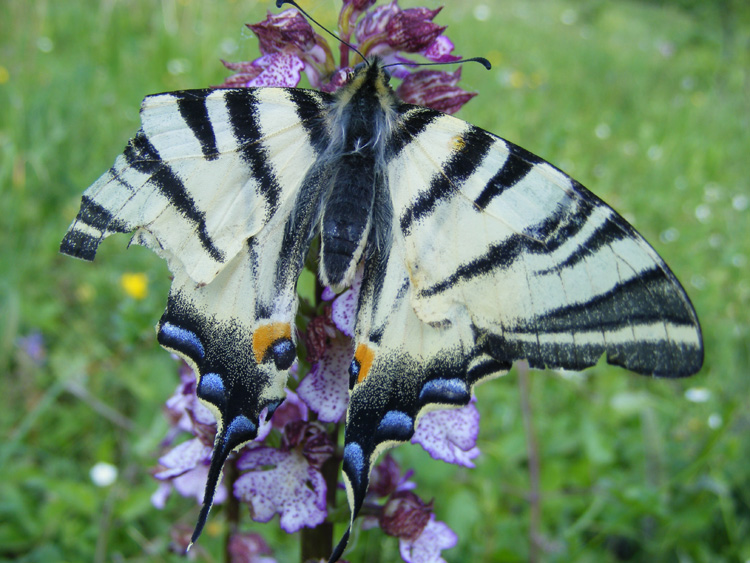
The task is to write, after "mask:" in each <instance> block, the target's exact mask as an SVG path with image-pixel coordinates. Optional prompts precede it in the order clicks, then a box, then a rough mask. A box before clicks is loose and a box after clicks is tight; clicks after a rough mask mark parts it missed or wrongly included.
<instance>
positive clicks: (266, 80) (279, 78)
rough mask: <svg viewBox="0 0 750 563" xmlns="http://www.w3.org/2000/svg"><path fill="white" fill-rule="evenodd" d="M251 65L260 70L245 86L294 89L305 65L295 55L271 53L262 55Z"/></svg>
mask: <svg viewBox="0 0 750 563" xmlns="http://www.w3.org/2000/svg"><path fill="white" fill-rule="evenodd" d="M253 65H255V66H258V67H260V68H261V69H262V70H261V72H260V74H258V75H257V76H256V77H255V78H253V79H252V80H249V81H248V82H247V83H246V84H245V86H247V87H254V86H282V87H284V86H288V87H294V86H297V84H299V81H300V77H301V74H302V69H304V68H305V63H304V62H303V61H302V59H300V58H299V57H298V56H296V55H292V54H289V53H273V54H271V55H264V56H262V57H261V58H259V59H256V60H254V61H253Z"/></svg>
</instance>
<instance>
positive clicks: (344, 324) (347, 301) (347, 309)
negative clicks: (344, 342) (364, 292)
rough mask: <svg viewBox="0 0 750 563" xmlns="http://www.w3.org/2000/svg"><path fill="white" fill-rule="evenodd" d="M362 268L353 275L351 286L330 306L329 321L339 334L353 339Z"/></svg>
mask: <svg viewBox="0 0 750 563" xmlns="http://www.w3.org/2000/svg"><path fill="white" fill-rule="evenodd" d="M363 272H364V268H363V267H362V266H360V268H359V269H358V270H357V273H356V274H355V275H354V281H353V282H352V286H351V287H350V288H349V289H347V290H346V291H345V292H344V293H342V294H341V295H339V296H338V297H337V298H336V299H335V300H334V301H333V305H332V306H331V307H332V309H331V320H332V321H333V323H334V324H335V325H336V328H338V329H339V330H340V331H341V332H343V333H344V334H346V335H347V336H348V337H350V338H353V337H354V322H355V320H356V315H357V301H358V300H359V289H360V288H361V287H362V274H363Z"/></svg>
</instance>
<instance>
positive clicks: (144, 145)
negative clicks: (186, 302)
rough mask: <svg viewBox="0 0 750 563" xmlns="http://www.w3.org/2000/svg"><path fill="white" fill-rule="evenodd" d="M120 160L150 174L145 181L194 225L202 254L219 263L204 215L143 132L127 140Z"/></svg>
mask: <svg viewBox="0 0 750 563" xmlns="http://www.w3.org/2000/svg"><path fill="white" fill-rule="evenodd" d="M123 156H124V157H125V160H126V162H127V163H128V164H129V165H130V166H132V167H133V168H134V169H136V170H138V171H139V172H143V173H145V174H151V177H150V178H149V180H148V181H149V182H150V183H152V184H153V185H154V186H156V187H157V188H158V190H159V192H161V194H162V195H163V196H164V197H166V198H167V199H168V200H169V202H170V203H171V204H172V205H173V206H174V207H175V208H176V209H177V210H178V211H179V212H180V214H181V215H182V216H183V217H184V218H185V219H186V220H188V221H190V222H191V223H193V224H194V225H195V227H196V232H197V234H198V239H199V240H200V241H201V244H202V245H203V248H204V249H205V250H206V252H207V253H208V254H209V255H210V256H211V258H213V259H214V260H215V261H216V262H223V261H224V258H225V257H224V253H223V252H222V251H221V250H219V249H218V248H216V246H214V242H213V240H212V239H211V235H209V234H208V228H207V226H206V214H205V213H204V212H203V211H200V210H199V209H198V207H197V206H196V204H195V201H194V200H193V198H192V196H191V195H190V192H189V191H188V190H187V189H186V188H185V184H183V182H182V180H181V179H180V177H179V176H178V175H177V174H176V173H175V171H174V170H172V167H171V166H170V165H169V164H167V163H166V162H164V161H163V160H162V158H161V156H159V151H157V150H156V147H154V145H153V144H152V143H151V141H149V139H148V137H147V136H146V134H145V133H144V132H143V130H140V131H139V132H138V133H137V134H136V136H135V137H134V138H133V139H131V140H130V142H129V143H128V146H127V148H126V149H125V152H124V154H123Z"/></svg>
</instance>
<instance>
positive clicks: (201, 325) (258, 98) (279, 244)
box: [61, 88, 330, 539]
mask: <svg viewBox="0 0 750 563" xmlns="http://www.w3.org/2000/svg"><path fill="white" fill-rule="evenodd" d="M328 102H330V98H329V97H328V96H327V95H326V94H319V93H316V92H312V91H305V90H297V89H282V88H263V89H241V90H192V91H185V92H173V93H167V94H159V95H155V96H149V97H147V98H146V99H145V100H144V102H143V106H142V109H141V121H142V127H141V129H140V131H138V133H137V135H136V136H135V137H134V138H133V139H132V140H131V141H130V142H129V144H128V146H127V148H126V149H125V152H124V154H122V155H121V156H120V157H118V158H117V160H116V161H115V164H114V166H113V167H112V168H111V169H110V170H109V171H107V172H106V173H105V174H104V175H103V176H102V177H101V178H99V180H97V181H96V182H95V183H94V184H93V185H92V186H91V187H90V188H89V189H88V190H87V191H86V192H85V193H84V195H83V198H82V203H81V209H80V212H79V213H78V216H77V218H76V220H75V221H74V222H73V224H72V225H71V227H70V229H69V230H68V233H67V234H66V236H65V238H64V240H63V242H62V245H61V252H63V253H64V254H69V255H71V256H76V257H78V258H83V259H87V260H93V258H94V256H95V254H96V250H97V247H98V246H99V244H100V243H101V241H102V239H103V238H105V237H107V236H109V235H110V234H112V233H131V232H132V233H134V235H133V239H132V242H135V243H136V244H141V245H144V246H147V247H149V248H151V249H152V250H154V251H155V252H156V253H157V254H159V255H160V256H161V257H163V258H164V259H166V260H167V262H168V265H169V268H170V270H171V272H172V274H173V276H174V280H173V282H172V288H171V290H170V295H169V299H168V302H167V308H166V311H165V312H164V314H163V316H162V318H161V320H160V322H159V325H158V327H157V330H158V340H159V342H160V344H161V345H162V346H164V347H165V348H167V349H168V350H171V351H174V352H176V353H177V354H179V355H180V356H182V357H183V358H184V359H185V360H186V361H187V362H188V363H189V364H190V365H191V367H193V369H194V371H195V373H196V374H197V376H198V386H197V393H198V397H199V398H200V399H201V400H202V401H203V402H204V403H205V404H206V405H207V406H208V407H209V408H211V410H213V412H214V413H215V414H216V417H217V421H218V432H217V437H216V442H215V445H214V452H213V457H212V463H211V468H210V472H209V479H208V483H207V487H206V497H205V501H204V507H203V512H202V514H201V518H200V520H199V523H198V527H197V528H196V532H195V535H194V538H193V539H196V538H197V535H198V534H199V533H200V530H201V528H202V526H203V523H204V522H205V518H206V516H207V514H208V510H209V508H210V505H211V502H212V498H213V491H214V489H215V487H216V485H217V483H218V480H219V478H220V475H221V468H222V466H223V463H224V460H225V459H226V457H227V456H228V455H229V453H230V452H231V451H232V450H233V449H235V448H236V447H239V446H240V445H242V444H243V443H245V442H247V441H249V440H252V439H253V438H255V436H256V434H257V428H258V424H259V417H260V415H261V411H263V409H267V413H268V414H267V416H268V417H269V418H270V415H271V414H272V412H273V410H274V409H275V408H276V407H277V406H278V405H279V404H280V403H281V401H282V400H283V398H284V386H285V383H286V379H287V374H288V369H289V367H290V366H291V365H292V363H293V361H294V359H295V357H296V353H295V331H294V328H293V327H294V316H295V312H296V308H297V296H296V290H295V286H296V281H297V278H298V276H299V272H300V269H301V267H302V264H303V260H304V257H305V255H306V253H307V248H308V245H309V242H310V237H311V235H312V233H313V224H312V221H314V218H315V216H316V211H317V204H315V203H314V202H312V201H310V199H309V198H307V197H304V196H303V195H302V194H303V193H304V192H305V189H304V186H305V185H307V184H309V183H311V182H313V183H314V179H312V180H311V179H310V176H309V173H310V168H311V167H312V163H313V162H315V161H316V159H317V155H318V154H319V153H320V151H321V150H322V149H323V147H325V146H327V144H328V142H327V136H328V134H327V131H326V128H325V125H324V119H323V113H324V109H325V106H326V104H327V103H328ZM292 220H294V223H293V224H292V222H291V221H292Z"/></svg>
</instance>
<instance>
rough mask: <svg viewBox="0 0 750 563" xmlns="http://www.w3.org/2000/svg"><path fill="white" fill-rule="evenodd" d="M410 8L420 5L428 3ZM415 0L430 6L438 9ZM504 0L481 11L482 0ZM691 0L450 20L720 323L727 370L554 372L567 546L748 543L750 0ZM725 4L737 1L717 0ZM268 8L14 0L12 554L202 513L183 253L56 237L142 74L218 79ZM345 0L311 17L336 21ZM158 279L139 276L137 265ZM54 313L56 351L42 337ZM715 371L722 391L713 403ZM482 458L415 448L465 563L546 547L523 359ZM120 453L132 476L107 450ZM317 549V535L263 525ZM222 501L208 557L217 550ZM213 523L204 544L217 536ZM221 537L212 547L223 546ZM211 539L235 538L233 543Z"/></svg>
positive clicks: (1, 71)
mask: <svg viewBox="0 0 750 563" xmlns="http://www.w3.org/2000/svg"><path fill="white" fill-rule="evenodd" d="M405 4H406V2H405ZM418 4H419V3H410V4H406V5H418ZM480 6H484V8H481V7H480ZM691 6H692V5H691V3H690V2H682V3H679V4H678V3H670V2H661V3H644V2H631V1H622V2H618V3H607V2H602V1H600V0H579V1H572V0H568V1H563V0H552V1H549V2H544V3H541V2H524V1H521V0H504V1H503V2H501V3H495V2H484V3H481V2H476V1H472V2H462V3H457V4H455V5H448V6H446V8H445V9H444V10H443V13H442V14H441V15H440V16H439V17H438V21H439V22H442V23H447V24H449V25H450V28H449V32H450V37H451V38H452V39H453V41H454V42H455V43H456V45H457V52H459V53H461V54H463V55H466V56H474V55H484V56H487V57H488V58H490V60H491V61H492V62H493V64H494V66H495V68H494V69H493V70H492V71H491V72H486V71H484V70H482V69H481V68H480V67H479V66H478V65H476V66H474V65H467V66H466V67H465V68H464V70H463V76H464V80H463V83H464V87H467V88H471V89H474V90H477V91H479V92H480V96H479V97H478V98H476V99H475V100H474V101H472V102H471V103H470V104H469V105H467V107H466V108H465V109H464V110H462V114H461V116H462V117H463V118H465V119H467V120H469V121H471V122H472V123H475V124H477V125H480V126H481V127H484V128H486V129H488V130H490V131H493V132H495V133H498V134H500V135H501V136H503V137H505V138H507V139H509V140H511V141H513V142H516V143H518V144H520V145H522V146H524V147H526V148H528V149H529V150H531V151H533V152H535V153H537V154H540V155H541V156H543V157H545V158H547V159H548V160H550V161H551V162H553V163H555V164H557V165H559V166H561V167H562V168H563V169H565V170H566V171H567V172H569V173H571V174H572V175H573V176H574V177H576V178H577V179H578V180H580V181H581V182H582V183H583V184H585V185H586V186H587V187H589V188H590V189H592V190H593V191H594V192H595V193H597V195H599V196H600V197H602V198H603V199H604V200H605V201H607V202H609V203H610V204H611V205H612V206H613V207H615V208H616V209H617V210H618V211H619V212H620V213H622V214H623V215H624V216H625V217H626V218H628V219H629V220H631V221H632V222H633V224H634V225H635V226H636V227H637V228H638V229H639V230H640V231H641V232H642V233H643V234H644V236H646V238H647V239H648V240H649V241H651V243H652V244H653V245H654V247H655V248H656V249H657V251H659V252H660V253H661V254H662V256H663V257H664V258H665V259H666V260H667V262H668V263H669V264H670V266H671V267H672V269H673V270H674V272H675V273H676V274H677V276H678V277H679V278H680V279H681V280H682V281H683V283H684V285H685V287H686V289H687V291H688V293H689V294H690V296H691V298H692V299H693V302H694V304H695V306H696V309H697V311H698V314H699V316H700V318H701V321H702V325H703V330H704V336H705V344H706V365H705V367H704V369H703V370H702V372H701V373H700V374H699V375H698V376H696V377H694V378H692V379H689V380H685V381H655V380H649V379H646V378H638V377H635V376H632V375H628V374H626V373H625V372H623V371H621V370H617V369H614V368H609V367H605V366H598V367H596V368H593V369H591V370H589V371H588V372H586V373H585V374H583V375H580V376H567V375H566V376H562V375H560V374H556V373H542V372H537V373H533V374H532V376H531V406H532V409H533V417H534V418H533V422H534V425H535V431H536V435H537V439H538V442H539V448H540V458H541V469H542V474H541V498H542V500H541V502H542V522H541V528H540V530H538V532H539V534H540V535H541V543H542V545H543V546H544V548H545V555H544V560H548V561H581V562H586V561H618V560H628V558H629V559H630V560H633V561H645V560H648V561H681V562H683V561H696V562H698V561H746V560H750V539H748V538H750V533H749V532H750V466H748V464H747V459H749V458H750V446H749V442H748V440H747V438H746V436H747V430H748V426H749V425H750V418H749V417H748V413H749V412H750V393H749V391H750V389H749V388H748V382H749V381H750V378H748V374H749V373H750V369H749V368H750V345H749V344H748V342H750V334H749V331H750V314H749V313H748V309H749V306H750V303H749V302H750V272H749V269H750V265H749V264H748V252H749V250H750V248H749V245H748V241H749V240H750V209H749V208H748V197H750V188H749V187H748V182H747V155H748V152H749V149H750V140H749V137H748V134H747V131H748V128H749V126H750V110H748V104H747V100H748V95H749V94H750V92H749V87H750V76H749V75H748V70H747V69H748V68H750V52H749V51H748V49H747V45H748V36H747V26H746V25H744V24H743V22H747V18H748V10H747V8H745V7H743V6H741V5H740V3H734V4H732V3H725V4H723V5H722V6H724V7H725V8H727V9H728V8H730V7H731V8H732V9H733V10H734V12H733V14H732V15H733V17H731V18H728V23H727V20H726V19H725V20H724V21H723V22H722V19H721V18H720V17H719V15H718V14H719V8H716V9H715V11H714V10H713V9H711V8H706V7H705V6H704V7H703V8H702V9H701V10H700V11H698V10H697V9H695V10H691ZM717 6H719V4H717ZM267 8H271V9H273V7H272V6H271V4H270V3H268V4H267V3H253V2H237V1H226V2H217V3H210V4H209V3H205V2H199V1H197V0H179V1H177V0H165V1H163V2H161V3H158V4H157V3H153V2H146V1H143V0H131V1H129V2H114V1H112V2H104V3H96V2H83V1H80V0H79V1H75V2H52V1H48V0H36V1H32V2H29V1H21V0H7V1H6V2H4V3H3V4H2V6H0V108H1V109H0V209H2V210H3V214H2V221H0V236H1V237H2V241H3V244H2V245H0V264H2V268H0V368H1V369H2V373H3V376H2V377H3V379H2V380H3V384H2V387H1V389H2V396H1V397H0V432H2V434H1V435H2V436H3V439H2V441H1V443H0V474H1V476H2V479H0V558H3V559H4V560H16V561H29V562H30V561H64V560H69V561H81V560H85V561H105V560H120V561H125V560H127V561H170V560H173V559H174V560H177V556H175V555H173V554H170V552H169V550H168V544H169V530H170V527H171V526H172V524H174V523H182V524H186V525H192V523H193V521H194V519H195V516H196V513H197V507H195V505H194V503H193V502H191V501H190V500H187V499H179V498H173V499H171V500H170V503H169V505H168V507H167V509H166V510H164V511H163V512H160V511H157V510H155V509H154V508H153V507H152V506H151V505H150V502H149V496H150V494H151V493H152V492H153V490H154V489H155V482H154V481H153V479H152V478H151V477H150V476H149V474H148V468H149V467H151V466H153V465H154V464H155V459H156V455H157V453H158V446H159V441H160V440H161V439H162V437H163V435H164V432H165V431H166V427H167V426H166V421H165V420H164V419H163V417H162V415H161V413H160V405H161V404H163V401H164V400H165V399H166V397H167V396H168V395H169V394H170V393H171V392H172V390H173V388H174V386H175V385H176V383H177V375H176V368H175V364H174V362H173V361H172V360H171V359H170V357H169V355H168V354H166V353H165V352H163V351H162V350H161V349H160V348H159V347H158V346H157V344H156V342H155V339H154V333H153V328H152V327H153V325H154V323H155V322H156V320H157V319H158V317H159V315H160V314H161V310H162V308H163V306H164V300H165V296H166V294H167V291H168V287H169V277H168V271H167V269H166V267H165V265H164V264H163V263H161V261H160V260H159V259H158V258H156V257H155V256H153V255H152V254H150V253H149V252H148V251H146V250H144V249H140V248H134V249H131V250H129V251H128V252H124V249H125V246H126V244H127V238H125V237H119V238H118V237H116V238H113V239H112V240H109V241H107V243H106V244H104V245H103V246H102V248H101V251H100V254H99V256H98V257H97V263H96V264H95V265H91V264H87V263H82V262H77V261H73V260H70V259H67V258H64V257H62V256H60V255H58V253H57V249H58V245H59V241H60V239H61V237H62V235H63V233H64V232H65V229H66V227H67V225H68V224H69V222H70V221H71V219H72V218H73V217H74V215H75V213H76V210H77V207H78V201H79V197H80V194H81V192H82V191H83V189H84V188H85V187H86V186H88V185H89V184H90V183H91V182H92V181H93V180H94V179H95V178H96V177H97V176H98V175H99V174H100V173H101V172H103V171H104V170H105V169H106V168H107V167H108V166H110V164H111V163H112V161H113V159H114V157H115V156H116V155H117V154H119V152H120V151H121V150H122V148H123V146H124V144H125V142H126V141H127V139H128V138H129V137H130V135H132V133H133V132H134V131H135V130H136V129H137V128H138V113H137V108H138V106H139V104H140V100H141V99H142V97H143V96H144V95H145V94H148V93H153V92H157V91H167V90H175V89H180V88H189V87H203V86H206V85H209V84H217V83H219V82H221V81H222V79H223V77H224V76H226V72H225V71H224V70H223V68H222V66H221V65H220V63H219V62H218V59H219V58H225V59H228V60H245V59H251V58H253V57H255V55H256V43H255V40H254V39H253V38H252V37H250V35H249V33H248V32H247V31H246V30H244V29H243V28H242V26H241V24H242V23H244V22H247V23H252V22H255V21H257V20H259V19H262V17H263V14H264V12H265V10H266V9H267ZM337 9H338V4H336V3H333V2H330V1H329V2H325V3H321V4H315V7H314V8H313V15H314V16H315V17H317V18H319V19H321V20H323V21H325V22H329V23H333V22H335V18H336V14H337ZM138 272H142V273H146V274H147V275H148V293H147V295H146V296H145V298H144V299H142V300H135V299H133V298H131V297H129V296H128V295H127V294H126V293H125V292H124V290H123V289H122V285H121V276H122V275H123V274H125V273H138ZM34 333H39V334H41V335H42V337H43V339H44V358H43V359H42V360H41V361H34V360H32V359H31V358H30V357H29V356H28V355H27V354H26V353H25V352H24V350H23V347H22V346H21V345H20V342H21V341H20V340H19V339H21V338H24V337H27V336H29V335H31V334H34ZM690 388H705V389H707V390H708V391H709V394H708V397H707V400H706V401H705V402H691V401H689V400H688V399H687V398H686V395H685V392H686V391H687V390H689V389H690ZM478 398H479V407H480V410H481V411H482V416H483V423H482V433H481V435H480V447H481V449H482V451H483V455H482V456H481V457H480V458H478V460H477V468H476V469H475V470H471V471H469V470H465V469H457V468H454V467H449V466H446V465H444V464H440V463H438V462H433V461H432V460H430V459H429V457H428V456H427V455H426V454H424V452H422V451H421V450H419V449H418V448H415V447H402V448H399V449H398V451H397V455H398V457H399V459H400V461H401V462H402V464H403V465H404V466H405V467H416V468H418V471H417V474H418V478H419V493H420V494H421V495H422V496H423V497H425V498H430V496H434V497H435V509H436V512H437V514H438V518H439V519H441V520H444V521H446V522H447V523H448V524H449V525H450V526H451V527H452V528H453V529H454V530H456V531H457V532H458V534H459V536H460V543H459V546H458V547H457V548H455V549H453V550H450V551H446V552H444V557H445V558H446V559H447V560H448V561H456V562H457V561H486V562H496V561H520V560H527V559H528V556H529V552H528V539H527V538H528V535H529V505H528V502H527V500H526V495H527V492H528V490H529V477H528V468H527V462H528V458H527V452H526V435H525V433H524V431H523V425H522V423H521V412H520V406H519V391H518V385H517V380H516V375H515V373H512V374H510V375H509V376H508V377H506V378H505V379H503V380H500V381H496V382H492V383H489V384H486V385H484V386H483V387H482V388H480V390H479V392H478ZM100 461H105V462H108V463H111V464H114V465H115V466H116V467H117V468H118V470H119V478H118V480H117V481H116V482H115V483H114V484H113V485H111V486H110V487H107V488H99V487H96V486H94V485H93V483H92V481H91V480H90V478H89V470H90V469H91V467H92V466H93V465H94V464H95V463H97V462H100ZM247 522H248V523H247V527H248V529H253V530H256V531H260V532H261V533H263V534H264V535H265V536H266V537H268V538H269V541H270V542H271V543H272V544H273V545H274V547H275V548H276V549H277V551H276V553H275V555H276V557H277V558H278V560H279V561H286V560H294V558H295V557H297V556H296V553H297V552H296V549H297V548H296V545H295V544H296V542H295V541H294V540H289V539H287V538H286V537H285V535H284V534H283V533H282V532H279V531H278V529H277V528H278V527H277V526H276V525H275V524H274V523H271V524H269V525H265V526H262V525H258V524H254V523H251V522H250V521H249V519H248V520H247ZM221 527H222V520H221V517H220V516H214V518H213V519H212V521H211V523H210V524H209V527H208V529H207V532H206V537H205V538H204V540H205V543H204V544H203V545H204V547H205V548H206V549H205V551H204V552H202V553H200V554H199V555H200V558H201V560H205V561H218V556H217V555H216V554H219V553H221V549H220V542H221V531H222V528H221ZM204 540H202V541H204ZM214 548H215V549H214ZM397 549H398V546H397V542H396V541H395V540H393V539H391V538H385V537H384V536H382V535H380V534H379V533H377V532H372V533H362V534H361V535H360V536H359V540H358V545H357V549H356V551H354V552H353V553H352V555H351V557H350V560H351V561H367V562H376V561H390V560H393V559H395V558H396V557H397ZM211 553H213V554H214V555H213V556H211V555H210V554H211Z"/></svg>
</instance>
